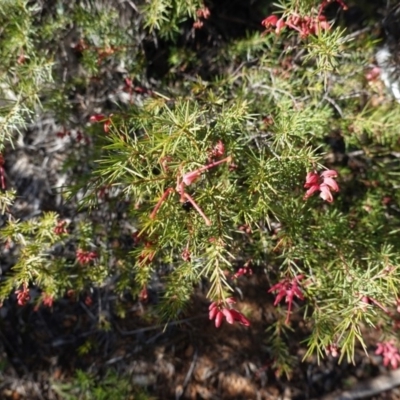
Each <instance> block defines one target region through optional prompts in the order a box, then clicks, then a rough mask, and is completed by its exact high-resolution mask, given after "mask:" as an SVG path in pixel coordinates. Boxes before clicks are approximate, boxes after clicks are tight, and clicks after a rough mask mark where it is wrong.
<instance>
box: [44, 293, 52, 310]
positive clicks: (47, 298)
mask: <svg viewBox="0 0 400 400" xmlns="http://www.w3.org/2000/svg"><path fill="white" fill-rule="evenodd" d="M42 297H43V305H45V306H47V307H53V302H54V297H53V296H52V295H51V294H47V293H43V294H42Z"/></svg>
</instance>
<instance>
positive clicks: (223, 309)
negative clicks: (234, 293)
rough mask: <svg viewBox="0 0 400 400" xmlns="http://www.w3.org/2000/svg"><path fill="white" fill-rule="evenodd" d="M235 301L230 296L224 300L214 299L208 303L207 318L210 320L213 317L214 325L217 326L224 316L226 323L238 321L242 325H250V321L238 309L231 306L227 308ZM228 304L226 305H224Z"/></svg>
mask: <svg viewBox="0 0 400 400" xmlns="http://www.w3.org/2000/svg"><path fill="white" fill-rule="evenodd" d="M235 303H236V301H235V299H233V298H232V297H229V298H228V299H226V301H225V302H222V301H214V302H212V303H211V304H210V307H209V308H208V310H209V318H210V320H213V319H215V326H216V327H217V328H219V327H220V326H221V324H222V321H223V319H224V317H225V319H226V322H228V324H233V323H234V322H235V321H237V322H239V324H242V325H244V326H250V321H249V320H248V319H247V318H246V317H245V316H244V315H243V314H241V313H240V312H239V311H237V310H234V309H232V308H228V307H229V305H231V304H235ZM226 304H228V307H227V306H226Z"/></svg>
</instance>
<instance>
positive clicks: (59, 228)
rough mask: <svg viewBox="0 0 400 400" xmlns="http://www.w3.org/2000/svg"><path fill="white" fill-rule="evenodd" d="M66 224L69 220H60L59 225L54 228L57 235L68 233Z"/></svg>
mask: <svg viewBox="0 0 400 400" xmlns="http://www.w3.org/2000/svg"><path fill="white" fill-rule="evenodd" d="M66 225H67V221H65V220H62V221H58V222H57V225H56V226H55V227H54V229H53V231H54V233H55V234H56V235H62V234H64V233H68V231H67V228H66Z"/></svg>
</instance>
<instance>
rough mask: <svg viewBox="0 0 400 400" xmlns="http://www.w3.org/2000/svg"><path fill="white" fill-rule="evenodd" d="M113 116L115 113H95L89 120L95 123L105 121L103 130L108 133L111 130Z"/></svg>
mask: <svg viewBox="0 0 400 400" xmlns="http://www.w3.org/2000/svg"><path fill="white" fill-rule="evenodd" d="M112 116H113V114H110V116H109V117H106V116H105V115H103V114H94V115H92V116H91V117H90V118H89V121H90V122H91V123H95V122H103V130H104V132H105V133H108V132H109V130H110V125H111V117H112Z"/></svg>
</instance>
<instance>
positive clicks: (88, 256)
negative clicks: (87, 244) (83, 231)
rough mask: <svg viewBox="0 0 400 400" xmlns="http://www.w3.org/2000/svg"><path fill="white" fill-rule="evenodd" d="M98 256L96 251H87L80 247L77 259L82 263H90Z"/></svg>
mask: <svg viewBox="0 0 400 400" xmlns="http://www.w3.org/2000/svg"><path fill="white" fill-rule="evenodd" d="M96 258H97V254H96V253H95V252H94V251H85V250H82V249H78V250H77V251H76V259H77V260H78V262H79V263H80V264H82V265H86V264H89V263H90V262H91V261H93V260H95V259H96Z"/></svg>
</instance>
